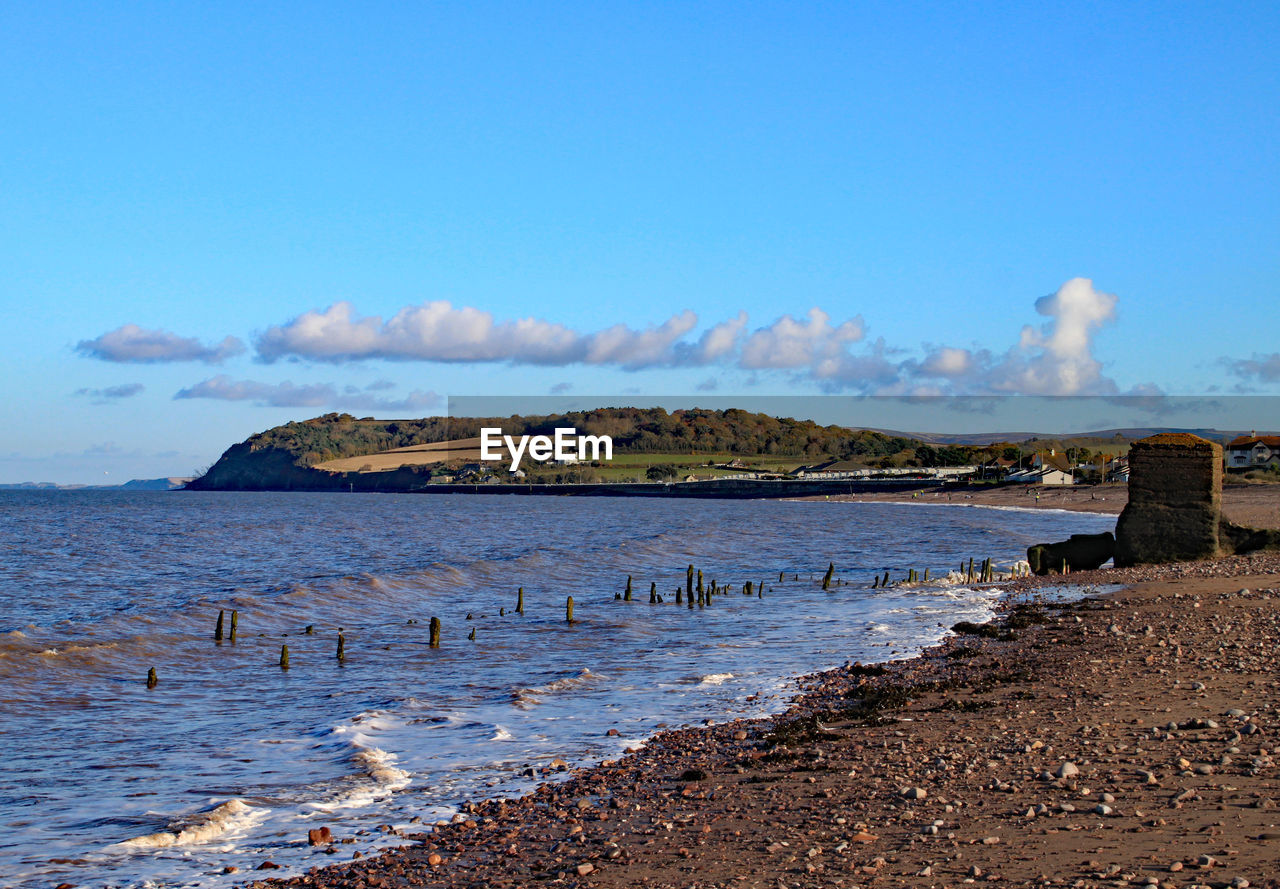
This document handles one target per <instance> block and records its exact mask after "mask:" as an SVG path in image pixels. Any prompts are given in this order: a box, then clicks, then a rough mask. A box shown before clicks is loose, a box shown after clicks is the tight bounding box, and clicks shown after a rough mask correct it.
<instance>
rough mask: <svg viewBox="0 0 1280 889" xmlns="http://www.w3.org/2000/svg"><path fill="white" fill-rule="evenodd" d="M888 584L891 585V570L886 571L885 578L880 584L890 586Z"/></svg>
mask: <svg viewBox="0 0 1280 889" xmlns="http://www.w3.org/2000/svg"><path fill="white" fill-rule="evenodd" d="M888 585H889V572H888V571H886V572H885V573H884V579H883V580H881V581H880V586H888Z"/></svg>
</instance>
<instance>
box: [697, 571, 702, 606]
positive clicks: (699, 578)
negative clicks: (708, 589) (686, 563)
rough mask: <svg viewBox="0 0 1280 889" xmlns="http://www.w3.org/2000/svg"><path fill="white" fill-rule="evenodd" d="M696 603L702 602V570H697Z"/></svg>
mask: <svg viewBox="0 0 1280 889" xmlns="http://www.w3.org/2000/svg"><path fill="white" fill-rule="evenodd" d="M698 601H702V569H701V568H699V569H698Z"/></svg>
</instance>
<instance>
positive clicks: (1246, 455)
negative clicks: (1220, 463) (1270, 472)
mask: <svg viewBox="0 0 1280 889" xmlns="http://www.w3.org/2000/svg"><path fill="white" fill-rule="evenodd" d="M1223 456H1224V457H1225V459H1226V463H1227V469H1235V470H1237V471H1241V472H1243V471H1244V470H1246V469H1264V468H1266V467H1268V466H1280V435H1259V434H1258V433H1257V432H1250V433H1249V434H1248V435H1241V436H1240V437H1239V438H1236V439H1234V440H1233V441H1231V442H1228V444H1227V446H1226V448H1225V449H1224V453H1223Z"/></svg>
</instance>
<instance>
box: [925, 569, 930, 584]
mask: <svg viewBox="0 0 1280 889" xmlns="http://www.w3.org/2000/svg"><path fill="white" fill-rule="evenodd" d="M924 582H925V583H928V582H929V569H928V568H926V569H924Z"/></svg>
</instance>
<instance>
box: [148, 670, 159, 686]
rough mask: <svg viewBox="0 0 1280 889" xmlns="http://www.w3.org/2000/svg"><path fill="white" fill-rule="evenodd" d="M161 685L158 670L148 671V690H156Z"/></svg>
mask: <svg viewBox="0 0 1280 889" xmlns="http://www.w3.org/2000/svg"><path fill="white" fill-rule="evenodd" d="M159 684H160V680H159V679H158V678H156V668H155V667H152V668H151V669H150V670H148V671H147V688H155V687H156V686H157V685H159Z"/></svg>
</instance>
